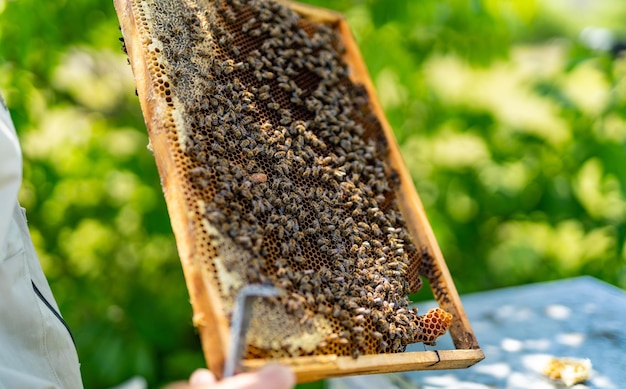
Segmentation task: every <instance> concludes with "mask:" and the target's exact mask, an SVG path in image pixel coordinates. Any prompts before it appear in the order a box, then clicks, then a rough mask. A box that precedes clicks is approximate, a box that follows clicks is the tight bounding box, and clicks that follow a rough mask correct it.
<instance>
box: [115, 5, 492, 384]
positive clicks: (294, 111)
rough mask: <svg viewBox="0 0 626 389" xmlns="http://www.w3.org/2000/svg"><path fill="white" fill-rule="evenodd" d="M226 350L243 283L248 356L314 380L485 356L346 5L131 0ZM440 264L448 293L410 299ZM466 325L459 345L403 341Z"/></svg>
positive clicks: (166, 164)
mask: <svg viewBox="0 0 626 389" xmlns="http://www.w3.org/2000/svg"><path fill="white" fill-rule="evenodd" d="M115 6H116V10H117V13H118V16H119V19H120V24H121V30H122V34H123V37H124V41H125V48H126V50H127V53H128V55H129V59H130V63H131V66H132V69H133V73H134V76H135V79H136V82H137V91H138V96H139V99H140V102H141V107H142V110H143V113H144V118H145V120H146V124H147V127H148V132H149V135H150V140H151V144H152V148H153V152H154V156H155V159H156V161H157V165H158V168H159V173H160V175H161V180H162V185H163V190H164V192H165V197H166V200H167V205H168V211H169V214H170V217H171V222H172V227H173V230H174V233H175V235H176V241H177V245H178V250H179V254H180V258H181V263H182V266H183V269H184V272H185V278H186V282H187V286H188V289H189V292H190V296H191V302H192V305H193V308H194V324H195V325H196V326H197V327H198V329H199V331H200V336H201V340H202V344H203V349H204V353H205V356H206V358H207V361H208V363H209V366H210V368H211V369H212V370H214V371H215V372H216V373H217V374H218V375H219V374H220V373H221V371H222V369H223V365H224V358H225V354H226V350H227V349H228V339H229V323H230V319H231V315H232V313H233V306H234V302H235V299H236V296H237V294H238V293H239V291H240V290H241V289H242V288H243V287H244V286H246V285H271V286H274V287H276V288H277V289H279V290H280V291H281V294H280V295H279V296H277V297H273V298H267V299H262V300H256V301H255V302H254V303H253V304H251V312H250V315H251V318H250V323H249V331H248V332H247V334H246V343H247V347H246V349H245V352H244V353H243V356H244V360H243V361H242V366H243V367H244V368H255V367H258V366H260V365H262V364H263V363H265V362H267V361H268V360H270V359H273V360H274V359H280V360H281V361H282V362H284V363H287V364H290V365H291V366H292V367H293V368H294V370H295V371H296V373H297V375H298V379H299V381H311V380H316V379H320V378H324V377H331V376H340V375H347V374H358V373H381V372H388V371H402V370H415V369H433V368H435V369H438V368H443V369H445V368H458V367H467V366H470V365H472V364H474V363H476V362H477V361H479V360H481V359H482V358H483V354H482V351H481V350H480V349H479V348H478V344H477V342H476V340H475V338H474V336H473V333H472V331H471V328H470V326H469V323H468V321H467V319H466V316H465V313H464V311H463V308H462V306H461V303H460V300H459V298H458V295H457V292H456V289H455V287H454V284H453V282H452V279H451V277H450V275H449V273H448V270H447V267H446V265H445V261H444V260H443V257H442V255H441V252H440V250H439V247H438V246H437V242H436V240H435V238H434V236H433V234H432V231H431V228H430V225H429V224H428V221H427V219H426V217H425V215H424V211H423V208H422V206H421V203H420V200H419V197H418V195H417V193H416V192H415V189H414V187H413V185H412V182H411V179H410V176H409V175H408V173H407V171H406V168H405V166H404V164H403V162H402V159H401V156H400V153H399V150H398V146H397V144H396V142H395V139H394V137H393V134H392V131H391V129H390V128H389V125H388V123H387V121H386V119H385V116H384V114H383V112H382V110H381V108H380V105H379V103H378V101H377V99H376V95H375V93H374V89H373V87H372V84H371V81H370V79H369V76H368V75H367V71H366V69H365V67H364V65H363V62H362V60H361V58H360V54H359V52H358V49H357V47H356V45H355V44H354V41H353V39H352V37H351V34H350V31H349V28H348V26H347V24H346V22H345V20H344V19H343V18H342V17H341V15H339V14H336V13H333V12H330V11H326V10H322V9H317V8H312V7H308V6H304V5H301V4H296V3H287V2H282V1H269V0H268V1H261V0H249V1H244V0H213V1H208V0H207V1H195V0H193V1H192V0H187V1H175V0H169V1H165V0H161V1H156V0H152V1H148V0H115ZM420 276H421V277H423V278H425V279H426V280H427V281H428V283H429V285H430V287H431V289H432V290H433V293H434V295H435V297H436V299H437V301H438V303H439V305H440V307H441V308H437V309H434V310H432V311H429V312H428V313H426V314H425V315H421V316H420V315H418V313H417V310H416V309H414V308H411V307H410V306H409V300H408V298H407V297H406V296H407V295H408V294H409V293H412V292H416V291H418V290H419V289H420V287H421V277H420ZM448 328H449V331H450V334H451V336H452V338H453V341H454V344H455V347H456V350H440V351H438V352H433V351H424V352H411V353H407V352H404V350H405V348H406V345H407V344H410V343H415V342H423V343H425V344H432V343H434V342H435V341H436V339H437V337H438V336H440V335H442V334H443V333H444V332H445V331H446V330H447V329H448Z"/></svg>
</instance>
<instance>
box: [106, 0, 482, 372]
mask: <svg viewBox="0 0 626 389" xmlns="http://www.w3.org/2000/svg"><path fill="white" fill-rule="evenodd" d="M139 3H141V5H142V6H147V7H149V6H150V3H151V2H149V1H141V0H138V1H132V0H115V7H116V10H117V14H118V17H119V19H120V25H121V30H122V34H123V37H124V40H125V46H126V49H127V52H128V55H129V58H130V62H131V66H132V69H133V73H134V76H135V79H136V83H137V91H138V96H139V99H140V103H141V107H142V110H143V113H144V118H145V120H146V124H147V127H148V132H149V136H150V141H151V145H152V148H153V152H154V156H155V159H156V162H157V166H158V169H159V173H160V176H161V180H162V185H163V190H164V193H165V197H166V201H167V206H168V211H169V214H170V218H171V223H172V227H173V230H174V233H175V235H176V241H177V246H178V251H179V255H180V259H181V263H182V266H183V270H184V273H185V279H186V282H187V286H188V289H189V293H190V297H191V303H192V306H193V309H194V318H193V320H194V325H195V326H196V327H197V328H198V330H199V332H200V337H201V341H202V345H203V350H204V353H205V356H206V359H207V362H208V364H209V366H210V368H211V369H212V370H213V371H215V372H216V374H217V375H218V376H219V375H220V374H221V371H222V368H223V365H224V358H225V350H227V349H228V347H227V342H228V339H229V320H228V318H227V317H225V316H224V315H221V314H220V312H222V310H221V307H222V305H223V304H224V302H223V301H220V298H219V293H217V292H216V290H215V288H216V286H215V285H214V282H213V281H212V280H211V278H210V277H209V276H208V275H207V270H206V269H205V268H204V264H203V260H202V255H201V253H199V252H198V240H200V239H202V237H199V236H196V235H195V234H194V231H193V228H191V227H190V226H192V225H193V223H194V222H193V218H194V212H197V211H196V210H194V209H193V208H192V207H190V205H189V204H188V202H187V201H186V197H187V194H186V193H185V183H184V182H182V180H184V178H183V175H182V174H181V172H179V171H178V170H177V167H176V166H177V161H176V160H177V158H178V156H177V154H176V152H174V150H173V149H174V143H175V142H173V141H172V139H173V138H172V136H173V135H172V134H173V133H174V134H176V130H177V127H180V126H181V123H180V120H181V118H180V117H177V116H176V114H175V113H174V115H172V108H171V107H172V103H171V101H172V100H171V97H170V96H169V95H165V94H164V93H163V85H162V84H159V83H157V82H156V81H155V75H154V74H155V69H154V64H153V63H152V62H151V61H152V59H151V56H153V54H151V52H150V49H149V47H150V45H151V43H152V42H151V41H150V37H149V36H147V35H146V34H145V31H143V30H142V24H145V23H146V21H145V18H146V15H145V14H141V12H138V10H139V8H138V7H137V4H139ZM190 3H191V2H190ZM280 3H283V4H286V5H288V6H289V7H290V8H291V9H292V10H294V11H295V12H297V13H298V14H300V15H301V16H302V17H303V18H304V19H307V20H309V21H311V22H314V23H322V24H325V25H329V26H331V27H332V28H333V29H335V30H336V31H337V32H338V34H339V36H340V37H341V40H342V43H343V46H344V47H345V53H344V55H343V60H344V61H345V63H346V64H347V65H348V67H349V69H350V79H351V80H352V81H353V82H355V83H359V84H361V85H363V86H364V87H365V90H366V91H367V94H368V95H369V105H370V108H371V110H372V111H373V113H374V115H375V116H376V117H377V119H378V121H379V122H380V125H381V130H382V132H383V135H384V138H385V139H386V143H387V144H388V161H387V162H388V164H389V165H390V166H391V167H392V169H393V170H394V171H395V172H397V174H398V180H399V189H398V190H397V191H396V194H397V196H398V203H399V207H400V210H401V211H402V214H403V217H404V219H405V222H406V225H407V227H408V230H409V232H410V235H411V237H412V239H413V241H414V243H415V245H416V246H420V247H425V248H426V250H427V251H428V252H429V253H430V258H432V261H430V262H429V263H428V267H427V268H425V269H422V270H423V271H424V270H425V274H423V275H424V276H425V277H426V278H427V279H428V281H429V284H430V287H431V288H432V290H433V293H434V295H435V297H436V299H437V301H438V303H439V305H440V307H441V308H442V309H444V310H445V311H447V312H449V313H451V314H452V315H453V318H454V319H453V321H452V325H451V327H450V329H449V331H450V334H451V337H452V339H453V342H454V345H455V347H456V350H439V351H423V352H402V353H395V354H375V355H362V356H360V357H359V358H356V359H354V358H352V357H350V356H337V355H332V354H331V355H315V356H302V357H290V358H281V359H280V361H281V362H283V363H286V364H288V365H290V366H292V368H293V369H294V371H295V372H296V374H297V376H298V381H299V382H306V381H314V380H318V379H321V378H326V377H336V376H344V375H351V374H374V373H385V372H397V371H408V370H424V369H452V368H464V367H468V366H471V365H473V364H475V363H476V362H478V361H480V360H482V359H483V358H484V355H483V353H482V351H481V350H480V348H479V346H478V343H477V341H476V339H475V337H474V335H473V332H472V330H471V327H470V324H469V321H468V320H467V317H466V315H465V312H464V310H463V307H462V304H461V301H460V299H459V296H458V293H457V291H456V288H455V286H454V283H453V280H452V278H451V276H450V274H449V271H448V269H447V266H446V264H445V261H444V259H443V255H442V253H441V250H440V249H439V246H438V244H437V241H436V239H435V237H434V234H433V232H432V229H431V227H430V225H429V223H428V220H427V218H426V215H425V213H424V209H423V206H422V204H421V201H420V199H419V196H418V194H417V192H416V190H415V187H414V186H413V184H412V181H411V177H410V176H409V174H408V172H407V169H406V167H405V166H404V163H403V161H402V158H401V155H400V151H399V148H398V146H397V143H396V142H395V139H394V135H393V133H392V130H391V128H390V126H389V124H388V122H387V120H386V118H385V115H384V112H383V111H382V108H381V106H380V103H379V102H378V100H377V98H376V93H375V90H374V88H373V85H372V83H371V81H370V78H369V75H368V73H367V69H366V67H365V65H364V63H363V60H362V58H361V56H360V53H359V50H358V47H357V46H356V44H355V42H354V39H353V38H352V35H351V32H350V29H349V27H348V25H347V23H346V21H345V19H344V18H343V17H342V15H340V14H338V13H335V12H332V11H328V10H324V9H319V8H315V7H311V6H308V5H303V4H298V3H292V2H286V1H280ZM156 72H159V70H158V69H157V70H156ZM266 362H267V360H264V359H247V360H244V361H243V363H242V364H243V366H244V367H245V368H248V369H254V368H258V367H259V366H261V365H263V364H264V363H266Z"/></svg>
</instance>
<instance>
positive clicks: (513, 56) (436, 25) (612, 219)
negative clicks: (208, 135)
mask: <svg viewBox="0 0 626 389" xmlns="http://www.w3.org/2000/svg"><path fill="white" fill-rule="evenodd" d="M306 2H307V3H311V4H316V5H320V6H323V7H327V8H331V9H334V10H338V11H340V12H343V13H344V14H345V15H346V17H347V19H348V21H349V22H350V25H351V27H352V29H353V32H354V34H355V36H356V39H357V41H358V44H359V47H360V49H361V51H362V54H363V56H364V59H365V61H366V63H367V65H368V68H369V71H370V74H371V76H372V79H373V80H374V82H375V86H376V88H377V90H378V93H379V97H380V99H381V101H382V103H383V106H384V108H385V111H386V113H387V115H388V118H389V120H390V122H391V125H392V127H393V128H394V131H395V134H396V137H397V139H398V142H399V143H400V145H401V149H402V152H403V155H404V158H405V160H406V162H407V164H408V167H409V169H410V172H411V174H412V177H413V179H414V182H415V185H416V187H417V189H418V192H419V193H420V195H421V198H422V201H423V202H424V206H425V208H426V212H427V214H428V216H429V218H430V222H431V224H432V226H433V228H434V231H435V235H436V236H437V238H438V241H439V244H440V246H441V248H442V250H443V253H444V256H445V257H446V260H447V263H448V265H449V267H450V270H451V273H452V275H453V278H454V280H455V283H456V286H457V288H458V290H459V291H460V292H461V293H470V292H476V291H484V290H489V289H494V288H499V287H504V286H510V285H518V284H526V283H531V282H539V281H546V280H554V279H559V278H565V277H573V276H578V275H583V274H586V275H592V276H595V277H597V278H600V279H602V280H604V281H606V282H609V283H611V284H614V285H616V286H618V287H620V288H626V52H624V51H622V52H621V54H620V52H619V50H620V48H624V42H626V25H625V24H624V23H623V21H624V20H626V3H624V2H623V0H601V1H594V0H578V1H566V0H545V1H536V0H482V1H481V0H438V1H435V0H419V1H418V0H392V1H390V0H334V1H331V0H319V1H313V0H311V1H306ZM120 36H121V34H120V32H119V30H118V21H117V17H116V15H115V11H114V8H113V4H112V2H111V1H102V0H71V1H70V0H58V1H37V0H19V1H7V0H0V90H2V91H3V94H4V96H5V98H6V101H7V104H8V106H9V108H10V110H11V113H12V116H13V119H14V122H15V125H16V127H17V130H18V134H19V137H20V139H21V142H22V147H23V152H24V182H23V187H22V190H21V192H20V195H19V198H20V201H21V203H22V205H23V206H24V207H26V208H27V210H28V215H29V222H30V229H31V233H32V236H33V240H34V242H35V246H36V248H37V250H38V252H39V255H40V259H41V262H42V264H43V267H44V270H45V272H46V274H47V275H48V277H49V280H50V283H51V286H52V289H53V291H54V292H55V294H56V297H57V300H58V302H59V304H60V306H61V310H62V312H63V314H64V316H65V318H66V321H67V322H68V323H69V324H70V326H71V327H72V328H73V333H74V336H75V338H76V344H77V347H78V351H79V355H80V358H81V362H82V371H83V377H84V382H85V386H86V387H88V388H105V387H109V386H112V385H115V384H119V383H121V382H123V381H124V380H127V379H129V378H131V377H133V376H137V375H139V376H142V377H145V379H146V380H147V381H148V383H149V384H150V386H151V387H158V386H159V385H161V384H163V383H166V382H169V381H172V380H175V379H182V378H186V377H188V376H189V374H190V373H191V372H192V371H193V370H194V369H195V368H196V367H199V366H202V365H203V359H202V355H201V351H200V346H199V341H198V339H197V336H196V333H195V331H194V329H193V328H192V325H191V307H190V305H189V304H188V296H187V291H186V289H185V284H184V281H183V276H182V271H181V267H180V263H179V262H178V259H177V253H176V248H175V242H174V239H173V235H172V232H171V228H170V225H169V219H168V215H167V210H166V207H165V203H164V200H163V196H162V193H161V188H160V183H159V178H158V175H157V172H156V168H155V164H154V160H153V158H152V155H151V153H150V152H149V151H148V150H147V148H146V145H147V143H148V139H147V135H146V131H145V125H144V122H143V118H142V115H141V111H140V108H139V103H138V100H137V98H136V97H135V95H134V81H133V78H132V74H131V70H130V67H129V66H128V65H127V64H126V59H125V55H124V54H123V53H122V51H121V49H120V42H119V40H118V38H119V37H120ZM428 297H429V296H428V295H423V296H421V295H419V294H418V295H417V296H415V298H416V299H420V298H428ZM479 340H480V339H479Z"/></svg>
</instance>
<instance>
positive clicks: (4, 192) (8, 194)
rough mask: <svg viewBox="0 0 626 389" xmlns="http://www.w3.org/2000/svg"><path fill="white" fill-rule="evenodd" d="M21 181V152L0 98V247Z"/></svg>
mask: <svg viewBox="0 0 626 389" xmlns="http://www.w3.org/2000/svg"><path fill="white" fill-rule="evenodd" d="M21 183H22V152H21V151H20V145H19V142H18V139H17V134H16V133H15V128H14V127H13V122H12V121H11V117H10V115H9V111H8V109H7V108H6V106H5V105H4V103H3V101H2V100H1V98H0V249H2V248H3V247H4V246H5V245H6V242H5V238H6V235H7V231H8V229H9V223H10V222H11V218H12V215H13V210H14V208H15V204H16V202H17V192H18V191H19V189H20V185H21ZM0 252H1V251H0Z"/></svg>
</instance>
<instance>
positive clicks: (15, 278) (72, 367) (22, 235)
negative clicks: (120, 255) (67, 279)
mask: <svg viewBox="0 0 626 389" xmlns="http://www.w3.org/2000/svg"><path fill="white" fill-rule="evenodd" d="M21 179H22V155H21V151H20V147H19V143H18V139H17V135H16V133H15V129H14V127H13V123H12V121H11V118H10V116H9V112H8V110H7V109H6V106H5V105H4V103H3V101H2V98H1V97H0V388H2V389H4V388H6V389H14V388H16V389H21V388H28V389H57V388H58V389H61V388H62V389H66V388H67V389H74V388H82V386H83V385H82V381H81V378H80V369H79V363H78V356H77V354H76V348H75V346H74V343H73V339H72V336H71V334H70V332H69V328H68V327H67V325H66V324H65V322H64V321H63V318H62V317H61V314H60V313H59V308H58V306H57V304H56V301H55V300H54V297H53V296H52V292H51V291H50V287H49V285H48V282H47V281H46V278H45V276H44V274H43V271H42V270H41V266H40V264H39V260H38V258H37V254H36V253H35V249H34V247H33V244H32V241H31V238H30V234H29V233H28V226H27V224H26V216H25V212H24V210H23V209H22V208H21V207H20V206H19V204H18V202H17V193H18V190H19V187H20V185H21Z"/></svg>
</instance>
